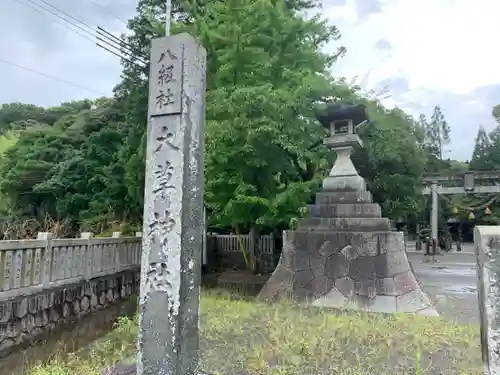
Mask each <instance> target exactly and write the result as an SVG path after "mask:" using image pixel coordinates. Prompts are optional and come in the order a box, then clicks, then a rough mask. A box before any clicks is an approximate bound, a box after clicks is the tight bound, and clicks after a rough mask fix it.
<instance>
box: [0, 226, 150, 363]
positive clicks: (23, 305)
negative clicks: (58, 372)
mask: <svg viewBox="0 0 500 375" xmlns="http://www.w3.org/2000/svg"><path fill="white" fill-rule="evenodd" d="M141 235H142V233H138V234H137V235H136V236H135V237H123V236H121V233H118V232H116V233H113V237H106V238H97V237H93V236H92V233H82V235H81V238H64V239H59V238H57V239H55V238H52V236H51V234H50V233H39V235H38V237H37V239H35V240H13V241H0V356H1V355H2V354H3V355H5V352H6V351H7V350H9V349H12V348H13V347H15V346H17V345H20V344H23V343H25V342H33V341H34V340H35V339H36V337H37V336H39V335H42V334H43V333H46V332H49V331H52V330H53V329H55V328H57V326H58V325H60V323H61V324H62V323H64V322H66V321H68V320H72V319H78V318H80V317H82V316H84V315H86V314H87V313H90V312H91V311H94V310H99V309H102V308H105V307H107V306H109V305H110V304H112V303H114V302H116V301H118V300H120V299H124V298H127V297H129V296H131V295H134V294H137V292H138V288H139V272H140V259H141V258H140V257H141Z"/></svg>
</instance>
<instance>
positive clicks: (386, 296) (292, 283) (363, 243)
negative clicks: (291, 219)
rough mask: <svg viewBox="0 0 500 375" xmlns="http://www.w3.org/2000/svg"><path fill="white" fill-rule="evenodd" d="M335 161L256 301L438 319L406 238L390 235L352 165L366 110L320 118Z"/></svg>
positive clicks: (346, 109)
mask: <svg viewBox="0 0 500 375" xmlns="http://www.w3.org/2000/svg"><path fill="white" fill-rule="evenodd" d="M317 119H318V120H319V122H321V124H322V125H323V126H324V127H326V128H327V129H328V131H329V136H328V137H326V139H325V140H324V143H325V145H327V146H328V147H329V148H330V149H331V150H332V151H334V152H335V153H336V154H337V159H336V161H335V163H334V165H333V168H332V170H331V171H330V173H329V175H328V176H327V177H326V178H325V179H324V180H323V189H322V191H320V192H318V193H316V199H315V202H314V204H309V205H308V206H307V208H308V210H307V216H305V217H303V218H300V219H299V220H298V222H297V228H296V229H295V230H288V231H283V251H282V253H281V256H280V261H279V263H278V265H277V267H276V269H275V270H274V272H273V274H272V276H271V277H270V278H269V280H268V281H267V283H266V284H265V286H264V287H263V288H262V290H261V291H260V293H259V298H260V299H264V300H268V301H276V300H279V299H282V298H286V299H289V298H291V299H293V300H294V301H300V302H302V303H305V304H311V305H312V306H320V307H336V308H341V309H359V310H365V311H370V312H383V313H388V312H410V313H417V314H420V315H432V316H436V315H438V313H437V311H436V309H435V308H434V307H433V306H432V303H431V301H430V300H429V298H428V297H427V296H426V295H425V293H424V292H423V291H422V289H421V288H420V285H419V283H418V282H417V280H416V278H415V275H414V274H413V271H412V269H411V267H410V263H409V262H408V258H407V257H406V252H405V241H404V233H403V232H395V231H391V222H390V220H389V219H388V218H385V217H382V210H381V207H380V205H379V204H378V203H376V202H373V197H372V195H371V193H370V192H369V191H368V190H367V188H366V183H365V181H364V179H363V178H362V177H360V176H359V175H358V172H357V171H356V168H355V167H354V165H353V164H352V161H351V153H352V151H353V150H354V149H356V148H360V147H363V142H362V141H361V139H360V138H359V135H358V134H357V133H356V129H359V126H360V125H361V124H363V123H365V122H367V121H368V119H367V115H366V107H365V106H364V105H330V106H329V107H327V108H326V109H325V110H324V111H323V112H321V113H320V114H318V115H317Z"/></svg>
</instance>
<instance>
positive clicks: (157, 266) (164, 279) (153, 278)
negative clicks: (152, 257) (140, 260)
mask: <svg viewBox="0 0 500 375" xmlns="http://www.w3.org/2000/svg"><path fill="white" fill-rule="evenodd" d="M169 275H170V272H169V271H168V269H167V264H166V263H165V262H160V263H149V266H148V272H147V273H146V277H147V279H146V280H147V283H148V284H149V285H150V286H151V287H152V288H153V289H154V290H155V291H159V292H163V293H167V292H169V291H170V289H171V287H172V285H171V284H170V282H169V281H168V276H169Z"/></svg>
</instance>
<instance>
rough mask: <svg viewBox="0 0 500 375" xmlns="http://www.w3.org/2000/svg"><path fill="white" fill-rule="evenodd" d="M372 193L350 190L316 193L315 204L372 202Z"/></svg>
mask: <svg viewBox="0 0 500 375" xmlns="http://www.w3.org/2000/svg"><path fill="white" fill-rule="evenodd" d="M372 201H373V197H372V193H370V192H369V191H363V192H352V191H338V192H327V193H317V194H316V203H317V204H335V203H372Z"/></svg>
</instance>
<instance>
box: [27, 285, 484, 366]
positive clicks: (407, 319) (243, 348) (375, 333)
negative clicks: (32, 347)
mask: <svg viewBox="0 0 500 375" xmlns="http://www.w3.org/2000/svg"><path fill="white" fill-rule="evenodd" d="M201 303H202V307H201V310H202V318H201V331H202V332H201V351H202V356H201V357H202V358H201V365H202V368H203V369H204V370H206V371H209V372H211V373H212V374H226V375H244V374H258V375H271V374H272V375H291V374H297V375H299V374H300V375H306V374H310V375H322V374H325V375H326V374H328V375H330V374H332V375H333V374H336V375H373V374H377V375H389V374H398V375H403V374H415V375H417V374H421V375H430V374H435V375H438V374H439V375H442V374H450V375H451V374H453V375H461V374H464V375H465V374H467V375H474V374H477V375H479V374H483V372H482V367H481V358H480V351H479V338H478V328H477V327H476V326H471V325H459V324H454V323H452V322H448V321H445V320H441V319H439V318H427V317H419V316H411V315H404V314H395V315H368V314H362V313H346V312H338V311H337V312H335V313H332V311H326V310H323V311H320V310H317V309H307V308H299V307H297V306H292V305H287V304H280V305H274V306H271V305H265V304H260V303H256V302H251V301H243V300H237V299H233V298H230V297H229V296H227V295H223V294H215V293H211V294H206V293H205V294H204V295H203V298H202V302H201ZM136 333H137V327H136V324H135V322H134V321H131V320H121V321H120V322H119V324H118V325H117V328H116V329H115V330H114V331H113V332H111V333H109V334H108V335H107V336H105V337H104V338H102V339H100V340H99V341H97V342H95V343H94V344H92V345H91V346H90V347H89V348H88V349H86V350H84V351H81V352H78V353H73V354H69V355H56V356H55V357H54V358H53V359H51V360H50V361H48V362H47V363H45V364H43V365H39V366H35V367H33V369H32V371H31V375H49V374H50V375H74V374H79V375H97V374H100V372H101V371H102V370H103V369H104V368H105V367H106V366H108V365H110V364H114V363H116V362H118V361H120V360H123V359H133V357H134V355H135V340H136Z"/></svg>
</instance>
